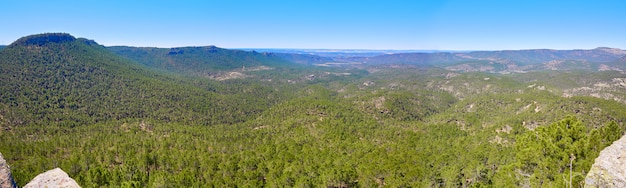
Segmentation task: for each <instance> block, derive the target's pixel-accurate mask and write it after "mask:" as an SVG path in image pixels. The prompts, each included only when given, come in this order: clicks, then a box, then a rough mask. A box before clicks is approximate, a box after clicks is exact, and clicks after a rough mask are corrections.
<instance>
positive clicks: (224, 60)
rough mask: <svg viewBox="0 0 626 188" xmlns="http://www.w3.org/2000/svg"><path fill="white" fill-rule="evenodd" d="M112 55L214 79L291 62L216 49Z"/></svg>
mask: <svg viewBox="0 0 626 188" xmlns="http://www.w3.org/2000/svg"><path fill="white" fill-rule="evenodd" d="M107 49H109V50H110V51H112V52H113V53H115V54H117V55H119V56H122V57H125V58H128V59H130V60H133V61H135V62H138V63H140V64H143V65H145V66H148V67H153V68H156V69H158V70H165V71H171V72H175V73H184V74H192V75H197V76H203V77H214V76H216V75H218V74H219V73H220V72H223V71H230V70H235V69H243V68H258V67H273V68H276V67H288V66H289V65H290V64H291V62H288V61H286V60H284V59H282V58H279V57H275V56H273V55H271V54H268V53H257V52H248V51H242V50H229V49H223V48H218V47H215V46H204V47H180V48H145V47H127V46H113V47H107Z"/></svg>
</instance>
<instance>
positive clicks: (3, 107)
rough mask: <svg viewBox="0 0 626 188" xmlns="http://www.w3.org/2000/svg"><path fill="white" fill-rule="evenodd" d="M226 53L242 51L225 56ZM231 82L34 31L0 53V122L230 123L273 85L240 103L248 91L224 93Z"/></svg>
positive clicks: (259, 103)
mask: <svg viewBox="0 0 626 188" xmlns="http://www.w3.org/2000/svg"><path fill="white" fill-rule="evenodd" d="M143 50H145V49H141V50H139V51H143ZM154 50H156V51H166V52H165V56H168V53H171V52H177V53H186V52H192V54H193V52H194V51H206V50H215V51H217V53H219V52H220V51H221V49H217V48H184V49H177V50H169V49H168V50H163V49H154ZM230 53H234V54H232V55H236V54H237V53H241V52H227V53H225V54H230ZM245 54H247V55H248V56H244V57H257V56H258V57H262V56H263V55H250V54H248V53H245ZM169 55H172V54H169ZM176 55H179V54H173V56H176ZM174 59H175V58H174ZM174 63H175V61H174ZM230 87H237V89H243V88H246V85H244V84H243V83H242V84H239V85H236V86H234V85H233V86H230V85H220V84H219V83H212V82H210V81H209V80H202V81H201V82H197V81H196V80H185V79H182V78H177V77H173V76H169V75H168V74H162V73H159V72H155V71H151V70H150V69H148V68H147V67H145V66H143V65H139V64H137V63H134V62H131V61H129V60H127V59H125V58H122V57H119V56H117V55H115V54H113V53H111V52H110V51H109V50H107V49H106V48H105V47H103V46H101V45H98V44H97V43H96V42H94V41H91V40H87V39H82V38H78V39H77V38H75V37H73V36H71V35H69V34H65V33H48V34H39V35H32V36H27V37H23V38H21V39H19V40H17V41H16V42H14V43H13V44H11V45H9V46H8V47H6V48H5V49H3V50H2V51H0V117H2V118H0V125H1V124H7V125H23V124H64V125H72V126H75V125H82V124H89V123H94V122H99V121H105V120H115V119H125V118H150V119H155V120H163V121H194V122H196V123H200V124H216V123H233V122H238V121H241V120H242V118H243V119H245V118H251V117H252V115H253V114H255V113H259V112H261V111H262V110H263V109H264V108H265V107H267V105H268V104H269V103H270V102H268V100H272V99H271V98H272V97H271V96H272V93H271V92H272V91H273V90H270V89H265V88H264V87H259V86H254V87H253V88H249V92H250V94H249V95H250V96H252V95H254V96H256V95H259V94H262V95H265V96H268V97H267V98H263V99H255V100H248V101H243V102H241V99H242V98H246V94H238V95H234V94H232V93H229V91H231V90H232V88H230ZM217 88H220V89H217ZM248 97H249V96H248ZM215 109H221V110H220V111H219V112H220V113H209V112H210V111H214V110H215Z"/></svg>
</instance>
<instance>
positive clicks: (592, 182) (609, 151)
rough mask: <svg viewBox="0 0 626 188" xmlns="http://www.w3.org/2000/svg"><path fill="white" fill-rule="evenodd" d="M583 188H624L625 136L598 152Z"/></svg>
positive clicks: (625, 165) (625, 173) (625, 169)
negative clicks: (598, 154)
mask: <svg viewBox="0 0 626 188" xmlns="http://www.w3.org/2000/svg"><path fill="white" fill-rule="evenodd" d="M585 187H626V136H622V138H620V139H619V140H617V141H615V142H613V144H611V145H610V146H609V147H606V148H604V149H603V150H602V151H601V152H600V156H598V158H596V161H595V163H593V166H591V170H589V173H588V174H587V177H585Z"/></svg>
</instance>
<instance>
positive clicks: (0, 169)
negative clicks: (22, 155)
mask: <svg viewBox="0 0 626 188" xmlns="http://www.w3.org/2000/svg"><path fill="white" fill-rule="evenodd" d="M0 187H17V185H15V180H14V179H13V176H12V175H11V169H10V168H9V165H8V164H7V161H6V160H4V157H3V156H2V153H0Z"/></svg>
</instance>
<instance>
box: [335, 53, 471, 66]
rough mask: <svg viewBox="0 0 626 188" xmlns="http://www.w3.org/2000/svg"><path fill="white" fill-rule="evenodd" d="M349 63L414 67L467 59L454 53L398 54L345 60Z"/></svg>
mask: <svg viewBox="0 0 626 188" xmlns="http://www.w3.org/2000/svg"><path fill="white" fill-rule="evenodd" d="M345 60H346V61H350V62H359V63H364V64H416V65H437V64H442V63H443V64H445V63H453V62H459V61H465V60H467V58H465V57H463V56H459V55H457V54H454V53H448V52H440V53H399V54H386V55H379V56H374V57H354V58H348V59H345Z"/></svg>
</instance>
